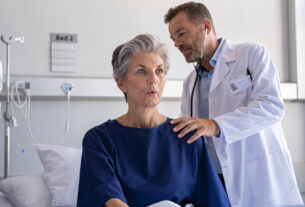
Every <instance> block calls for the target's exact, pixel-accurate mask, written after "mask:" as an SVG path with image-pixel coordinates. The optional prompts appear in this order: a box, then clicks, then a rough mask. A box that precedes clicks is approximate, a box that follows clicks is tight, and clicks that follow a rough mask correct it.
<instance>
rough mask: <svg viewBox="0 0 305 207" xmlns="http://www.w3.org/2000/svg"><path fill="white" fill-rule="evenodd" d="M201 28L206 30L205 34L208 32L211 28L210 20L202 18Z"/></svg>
mask: <svg viewBox="0 0 305 207" xmlns="http://www.w3.org/2000/svg"><path fill="white" fill-rule="evenodd" d="M202 29H203V31H204V32H206V33H207V34H209V33H210V31H211V29H212V25H211V22H210V21H209V20H204V21H203V22H202Z"/></svg>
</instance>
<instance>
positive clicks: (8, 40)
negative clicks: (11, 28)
mask: <svg viewBox="0 0 305 207" xmlns="http://www.w3.org/2000/svg"><path fill="white" fill-rule="evenodd" d="M1 41H2V42H3V43H4V44H5V45H6V106H5V112H4V113H3V118H4V123H5V125H4V126H5V129H4V138H5V156H4V159H5V160H4V178H7V177H8V176H9V168H10V135H11V134H10V128H11V126H13V124H14V123H13V122H14V117H12V113H11V111H10V44H12V43H15V42H20V43H24V37H23V36H21V37H6V36H4V35H2V36H1Z"/></svg>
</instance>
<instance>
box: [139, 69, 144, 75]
mask: <svg viewBox="0 0 305 207" xmlns="http://www.w3.org/2000/svg"><path fill="white" fill-rule="evenodd" d="M137 73H139V74H144V73H145V70H144V69H139V70H138V71H137Z"/></svg>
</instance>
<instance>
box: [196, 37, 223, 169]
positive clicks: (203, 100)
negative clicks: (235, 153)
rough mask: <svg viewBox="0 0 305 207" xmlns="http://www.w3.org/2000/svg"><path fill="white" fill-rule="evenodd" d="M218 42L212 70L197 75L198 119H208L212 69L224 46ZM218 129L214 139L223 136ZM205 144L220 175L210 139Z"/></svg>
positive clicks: (219, 167)
mask: <svg viewBox="0 0 305 207" xmlns="http://www.w3.org/2000/svg"><path fill="white" fill-rule="evenodd" d="M219 41H220V44H219V46H218V48H217V49H216V51H215V53H214V55H213V57H212V58H211V60H210V65H211V66H212V67H213V69H212V70H211V71H209V72H206V71H204V70H200V71H199V73H198V76H199V77H198V78H199V87H200V90H199V91H200V93H199V117H200V118H205V119H208V118H209V94H210V86H211V81H212V77H213V74H214V68H215V66H216V63H217V59H218V57H219V54H220V52H221V49H222V47H223V44H224V41H222V39H220V40H219ZM218 128H219V130H220V133H219V134H218V135H216V137H218V138H223V137H224V135H223V132H222V130H221V128H220V126H219V125H218ZM206 144H207V148H208V151H209V153H210V155H211V158H212V160H213V163H214V165H215V168H216V170H217V172H218V173H222V170H221V166H220V163H219V160H218V157H217V154H216V151H215V147H214V144H213V142H212V140H211V138H207V139H206Z"/></svg>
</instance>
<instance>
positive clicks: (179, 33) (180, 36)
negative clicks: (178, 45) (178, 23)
mask: <svg viewBox="0 0 305 207" xmlns="http://www.w3.org/2000/svg"><path fill="white" fill-rule="evenodd" d="M185 33H186V31H184V30H183V31H180V32H178V33H177V37H178V38H182V37H184V35H185Z"/></svg>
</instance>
